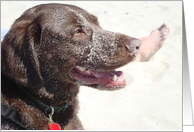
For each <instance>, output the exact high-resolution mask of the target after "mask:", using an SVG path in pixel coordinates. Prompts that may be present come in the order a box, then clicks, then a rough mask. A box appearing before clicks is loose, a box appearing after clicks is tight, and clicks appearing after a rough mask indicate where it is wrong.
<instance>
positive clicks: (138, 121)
mask: <svg viewBox="0 0 194 132" xmlns="http://www.w3.org/2000/svg"><path fill="white" fill-rule="evenodd" d="M40 3H58V2H56V1H55V2H51V1H49V2H46V1H44V2H38V1H30V2H29V1H26V2H25V1H22V2H15V1H12V2H1V28H10V26H11V24H12V23H13V21H14V20H15V19H16V18H18V17H19V16H20V15H21V14H22V13H23V12H24V11H25V10H26V9H28V8H30V7H32V6H34V5H37V4H40ZM59 3H67V4H74V5H77V6H79V7H81V8H84V9H86V10H87V11H88V12H90V13H92V14H94V15H96V16H97V17H98V18H99V22H100V25H101V26H102V27H103V28H104V29H106V30H111V31H114V32H121V33H124V34H127V35H130V36H134V37H137V38H138V37H143V36H147V35H149V34H150V32H151V31H152V30H153V29H155V28H157V27H159V26H160V25H161V24H162V23H164V22H166V23H167V24H168V25H169V27H170V28H171V33H170V35H169V37H168V39H167V40H166V41H165V44H164V46H163V47H162V48H161V49H160V50H159V51H158V53H157V54H156V55H155V56H154V57H153V58H152V59H151V60H150V61H149V62H144V63H143V62H133V63H130V64H128V65H126V66H124V67H122V68H120V69H124V73H125V76H126V79H127V86H126V88H124V89H122V90H118V91H99V90H96V89H92V88H89V87H81V88H80V94H79V98H80V111H79V117H80V120H81V121H82V123H83V126H84V128H85V129H86V130H181V129H182V104H181V103H182V58H181V56H182V43H181V42H182V38H181V24H182V21H181V20H182V18H181V16H182V5H181V3H182V2H181V1H179V2H175V1H174V2H173V1H171V2H168V1H167V2H159V1H157V2H154V1H153V2H150V1H149V2H145V1H142V2H141V1H138V2H135V1H133V2H127V1H122V2H121V1H119V2H116V1H114V2H110V1H107V2H101V1H95V2H93V1H91V2H83V1H79V2H76V1H71V2H67V1H66V2H65V1H60V2H59ZM126 13H128V14H126Z"/></svg>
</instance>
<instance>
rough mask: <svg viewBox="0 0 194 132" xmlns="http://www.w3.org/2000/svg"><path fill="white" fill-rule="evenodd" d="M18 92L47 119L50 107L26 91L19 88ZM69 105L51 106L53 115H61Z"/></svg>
mask: <svg viewBox="0 0 194 132" xmlns="http://www.w3.org/2000/svg"><path fill="white" fill-rule="evenodd" d="M19 90H20V92H21V94H22V95H23V96H24V97H25V98H26V97H27V98H28V99H29V100H30V101H31V102H32V103H34V104H35V105H36V106H37V107H38V108H40V109H41V110H42V111H43V112H44V113H45V114H46V116H47V117H48V115H49V114H50V113H51V111H52V109H51V105H47V104H45V103H44V102H42V101H40V100H38V99H37V98H35V97H34V96H32V95H31V94H30V93H29V92H27V91H26V90H24V89H23V88H21V87H19ZM70 104H71V102H70V103H65V104H63V105H61V106H52V107H53V108H54V113H57V114H59V113H61V112H63V111H64V110H65V109H67V108H68V106H69V105H70Z"/></svg>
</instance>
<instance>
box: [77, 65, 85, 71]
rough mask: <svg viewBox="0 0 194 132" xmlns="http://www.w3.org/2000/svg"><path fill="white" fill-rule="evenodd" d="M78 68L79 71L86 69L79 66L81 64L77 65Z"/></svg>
mask: <svg viewBox="0 0 194 132" xmlns="http://www.w3.org/2000/svg"><path fill="white" fill-rule="evenodd" d="M78 69H79V70H80V71H85V70H86V68H84V67H81V66H79V67H78Z"/></svg>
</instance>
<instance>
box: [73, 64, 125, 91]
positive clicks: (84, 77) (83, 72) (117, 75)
mask: <svg viewBox="0 0 194 132" xmlns="http://www.w3.org/2000/svg"><path fill="white" fill-rule="evenodd" d="M69 73H70V75H71V76H72V77H73V78H74V79H75V80H77V81H79V82H81V83H82V84H86V85H92V84H100V85H103V87H106V88H108V87H123V86H125V85H126V80H125V76H124V74H123V72H122V71H116V70H114V71H105V72H99V71H96V70H92V69H89V68H85V67H82V66H73V67H71V68H70V70H69Z"/></svg>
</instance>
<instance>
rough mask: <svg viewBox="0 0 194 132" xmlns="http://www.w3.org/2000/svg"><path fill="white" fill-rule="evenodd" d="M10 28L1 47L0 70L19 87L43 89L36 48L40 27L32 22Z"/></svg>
mask: <svg viewBox="0 0 194 132" xmlns="http://www.w3.org/2000/svg"><path fill="white" fill-rule="evenodd" d="M21 23H22V24H18V23H17V22H16V23H15V25H13V26H12V28H11V29H10V31H9V32H8V33H7V34H6V36H5V37H4V40H3V41H2V45H1V67H2V68H1V69H2V72H3V74H5V75H6V76H8V77H9V78H10V79H12V80H13V81H14V82H16V83H17V84H19V85H23V86H25V87H28V88H41V87H43V85H44V83H43V79H42V76H41V73H40V66H39V61H38V57H37V53H36V48H35V47H36V46H37V45H38V44H39V43H40V36H41V27H40V26H39V25H38V24H36V23H35V22H34V24H33V23H23V22H21Z"/></svg>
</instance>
